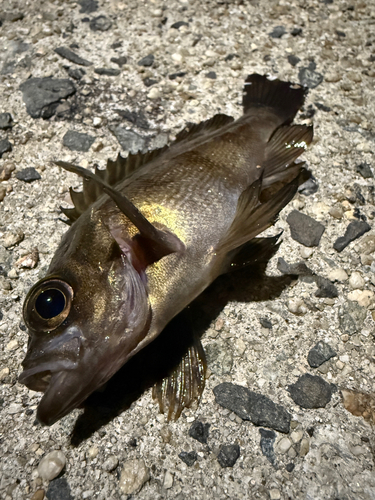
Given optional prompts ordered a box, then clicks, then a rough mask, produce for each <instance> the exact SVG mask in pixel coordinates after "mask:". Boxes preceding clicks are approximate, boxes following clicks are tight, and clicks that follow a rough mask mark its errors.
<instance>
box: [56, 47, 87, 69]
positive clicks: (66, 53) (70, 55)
mask: <svg viewBox="0 0 375 500" xmlns="http://www.w3.org/2000/svg"><path fill="white" fill-rule="evenodd" d="M55 52H56V54H59V56H61V57H63V58H64V59H67V60H68V61H70V62H72V63H74V64H79V65H80V66H91V65H92V62H90V61H87V60H86V59H83V58H82V57H80V56H79V55H78V54H76V53H75V52H73V51H72V50H70V49H68V47H57V48H56V49H55Z"/></svg>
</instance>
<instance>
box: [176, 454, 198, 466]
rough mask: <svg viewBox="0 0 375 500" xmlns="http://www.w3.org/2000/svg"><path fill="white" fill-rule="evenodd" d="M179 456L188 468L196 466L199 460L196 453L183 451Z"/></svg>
mask: <svg viewBox="0 0 375 500" xmlns="http://www.w3.org/2000/svg"><path fill="white" fill-rule="evenodd" d="M178 456H179V458H181V460H182V461H183V462H184V463H185V464H186V465H187V466H188V467H191V466H192V465H194V464H195V462H196V461H197V459H198V455H197V452H196V451H190V452H187V451H182V452H181V453H180V454H179V455H178Z"/></svg>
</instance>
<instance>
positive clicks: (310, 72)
mask: <svg viewBox="0 0 375 500" xmlns="http://www.w3.org/2000/svg"><path fill="white" fill-rule="evenodd" d="M315 68H316V65H315V63H310V64H309V66H307V67H305V68H301V69H300V70H299V72H298V79H299V82H300V84H301V85H303V86H304V87H308V88H309V89H314V88H315V87H317V86H318V85H320V84H321V83H322V81H323V75H322V74H320V73H318V72H317V71H315Z"/></svg>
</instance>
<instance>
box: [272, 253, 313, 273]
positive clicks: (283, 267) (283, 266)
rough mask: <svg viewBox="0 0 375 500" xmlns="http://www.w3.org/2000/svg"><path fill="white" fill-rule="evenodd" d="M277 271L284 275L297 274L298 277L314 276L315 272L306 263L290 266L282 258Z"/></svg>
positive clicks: (278, 262) (278, 261) (279, 260)
mask: <svg viewBox="0 0 375 500" xmlns="http://www.w3.org/2000/svg"><path fill="white" fill-rule="evenodd" d="M277 269H278V270H279V271H280V272H281V273H283V274H296V275H297V276H314V272H313V271H312V270H311V269H310V268H309V267H307V266H306V264H305V263H304V262H302V261H301V262H296V263H295V264H288V262H286V261H285V260H284V259H283V258H282V257H279V258H278V259H277Z"/></svg>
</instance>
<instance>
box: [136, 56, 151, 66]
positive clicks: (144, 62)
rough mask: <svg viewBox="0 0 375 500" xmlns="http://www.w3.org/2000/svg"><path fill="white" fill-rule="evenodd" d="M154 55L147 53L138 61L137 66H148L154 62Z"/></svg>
mask: <svg viewBox="0 0 375 500" xmlns="http://www.w3.org/2000/svg"><path fill="white" fill-rule="evenodd" d="M154 61H155V56H154V55H153V54H149V55H148V56H146V57H143V58H142V59H141V60H140V61H138V66H144V67H145V68H149V67H150V66H152V65H153V64H154Z"/></svg>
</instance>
